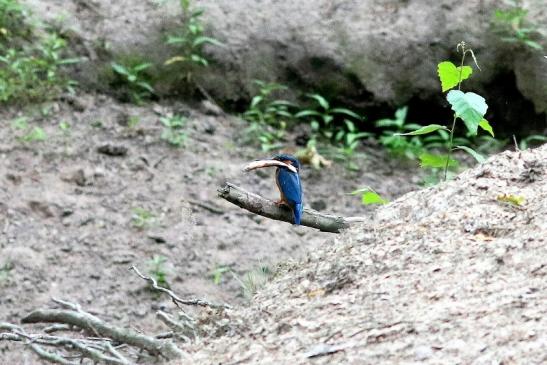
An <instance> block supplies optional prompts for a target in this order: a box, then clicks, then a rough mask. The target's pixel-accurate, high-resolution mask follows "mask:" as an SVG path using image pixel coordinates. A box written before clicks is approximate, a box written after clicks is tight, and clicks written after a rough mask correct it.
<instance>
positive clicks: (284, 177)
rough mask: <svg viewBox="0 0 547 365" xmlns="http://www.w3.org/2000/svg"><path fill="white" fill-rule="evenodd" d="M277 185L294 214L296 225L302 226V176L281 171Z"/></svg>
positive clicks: (284, 170)
mask: <svg viewBox="0 0 547 365" xmlns="http://www.w3.org/2000/svg"><path fill="white" fill-rule="evenodd" d="M277 183H278V185H279V188H280V189H281V193H282V194H283V196H284V197H285V199H286V200H287V203H289V205H290V207H291V210H292V212H293V214H294V223H295V224H300V219H301V218H302V211H303V205H302V185H301V184H300V176H298V174H295V173H294V172H291V171H289V170H286V169H279V172H278V174H277Z"/></svg>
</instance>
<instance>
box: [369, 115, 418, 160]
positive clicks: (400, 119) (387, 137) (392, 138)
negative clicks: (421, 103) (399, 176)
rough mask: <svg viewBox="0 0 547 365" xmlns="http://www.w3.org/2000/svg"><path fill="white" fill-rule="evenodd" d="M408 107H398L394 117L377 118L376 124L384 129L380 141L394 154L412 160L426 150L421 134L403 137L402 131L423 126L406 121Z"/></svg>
mask: <svg viewBox="0 0 547 365" xmlns="http://www.w3.org/2000/svg"><path fill="white" fill-rule="evenodd" d="M407 113H408V107H406V106H405V107H402V108H399V109H397V111H396V112H395V117H394V118H393V119H389V118H385V119H380V120H377V121H376V123H375V125H376V127H378V128H381V129H382V132H381V135H380V138H379V141H380V144H382V146H384V147H385V148H386V149H387V150H388V151H389V152H390V153H391V154H392V155H394V156H397V157H403V156H404V157H406V158H409V159H411V160H414V159H416V158H418V156H419V155H420V154H421V153H423V152H424V144H423V141H422V139H421V138H420V137H419V136H413V137H411V138H405V137H402V136H401V134H402V133H406V132H408V131H414V130H417V129H419V128H421V127H422V126H421V125H419V124H415V123H408V124H407V123H406V117H407Z"/></svg>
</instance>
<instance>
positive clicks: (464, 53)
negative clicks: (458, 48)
mask: <svg viewBox="0 0 547 365" xmlns="http://www.w3.org/2000/svg"><path fill="white" fill-rule="evenodd" d="M466 54H467V50H466V49H465V45H463V46H462V62H461V64H460V78H459V80H458V90H461V87H462V73H463V64H464V62H465V55H466ZM456 119H458V116H457V115H456V113H454V120H453V121H452V128H451V129H450V141H449V142H448V154H447V156H446V165H445V166H444V181H446V178H447V175H448V166H449V165H450V158H451V157H452V143H453V141H454V130H455V129H456Z"/></svg>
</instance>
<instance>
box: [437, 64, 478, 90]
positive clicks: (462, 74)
mask: <svg viewBox="0 0 547 365" xmlns="http://www.w3.org/2000/svg"><path fill="white" fill-rule="evenodd" d="M437 72H438V74H439V79H440V80H441V86H442V89H443V92H445V91H447V90H450V89H452V88H453V87H455V86H458V84H459V83H460V82H461V81H463V80H465V79H467V78H469V76H471V74H472V73H473V69H472V68H471V67H470V66H463V67H460V66H458V67H456V65H455V64H453V63H452V62H450V61H445V62H441V63H439V65H438V66H437Z"/></svg>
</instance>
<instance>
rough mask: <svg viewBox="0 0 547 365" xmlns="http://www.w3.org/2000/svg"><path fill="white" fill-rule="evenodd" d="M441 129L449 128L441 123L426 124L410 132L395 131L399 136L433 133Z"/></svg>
mask: <svg viewBox="0 0 547 365" xmlns="http://www.w3.org/2000/svg"><path fill="white" fill-rule="evenodd" d="M439 129H447V128H446V127H445V126H443V125H440V124H430V125H426V126H424V127H421V128H419V129H416V130H415V131H412V132H408V133H395V135H397V136H418V135H420V134H428V133H433V132H435V131H438V130H439Z"/></svg>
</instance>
